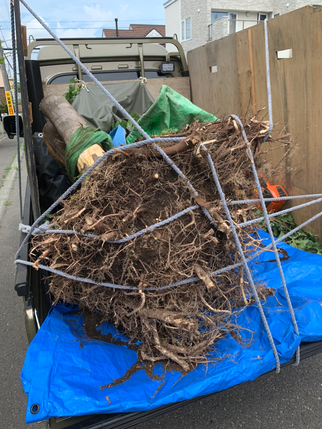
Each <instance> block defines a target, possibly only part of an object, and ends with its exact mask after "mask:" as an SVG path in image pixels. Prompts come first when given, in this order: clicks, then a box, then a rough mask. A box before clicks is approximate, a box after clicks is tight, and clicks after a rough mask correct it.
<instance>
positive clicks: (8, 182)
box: [0, 155, 18, 224]
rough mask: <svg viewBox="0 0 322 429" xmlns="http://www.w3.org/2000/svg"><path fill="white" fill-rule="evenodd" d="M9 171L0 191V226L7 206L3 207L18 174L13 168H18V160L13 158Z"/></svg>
mask: <svg viewBox="0 0 322 429" xmlns="http://www.w3.org/2000/svg"><path fill="white" fill-rule="evenodd" d="M10 167H11V169H10V171H9V173H8V176H7V178H6V179H5V181H4V185H3V187H2V188H1V190H0V224H1V222H2V218H3V216H4V214H5V211H6V208H7V206H5V202H6V201H8V199H9V197H10V194H11V190H12V188H13V184H14V182H15V176H16V174H17V173H18V172H17V170H16V168H15V167H18V158H17V155H16V156H15V158H14V160H13V161H12V164H11V165H10Z"/></svg>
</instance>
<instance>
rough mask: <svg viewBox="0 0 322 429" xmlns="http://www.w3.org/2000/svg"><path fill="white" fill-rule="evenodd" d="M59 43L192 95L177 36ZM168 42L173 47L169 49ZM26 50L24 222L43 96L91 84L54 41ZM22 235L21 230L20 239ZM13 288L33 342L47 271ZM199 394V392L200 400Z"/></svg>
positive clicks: (81, 424) (29, 215) (65, 423)
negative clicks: (72, 82) (78, 84)
mask: <svg viewBox="0 0 322 429" xmlns="http://www.w3.org/2000/svg"><path fill="white" fill-rule="evenodd" d="M63 42H64V43H65V44H66V45H67V46H68V47H69V48H70V49H71V50H72V52H74V54H75V55H76V57H77V58H79V59H80V60H81V61H82V62H83V63H84V64H85V65H86V66H87V67H88V68H89V69H90V70H91V71H92V72H93V74H94V75H95V76H96V77H97V78H98V79H99V80H100V81H101V82H109V83H110V82H120V81H131V80H138V79H139V80H141V81H142V83H143V84H146V85H147V88H148V89H149V90H150V92H151V94H152V96H154V97H155V98H156V96H157V94H158V91H159V89H160V87H161V86H162V85H163V84H167V85H168V86H170V87H172V88H173V89H175V90H176V91H177V92H180V93H182V94H183V95H184V96H186V97H187V98H189V99H191V90H190V81H189V72H188V67H187V62H186V60H185V56H184V52H183V49H182V47H181V45H180V44H179V42H178V41H177V40H176V39H173V38H150V39H149V38H147V39H122V38H119V39H106V38H104V39H66V40H63ZM170 45H172V48H170V49H169V46H170ZM19 49H20V51H21V50H22V46H20V48H19V43H18V51H19ZM35 50H38V56H37V57H36V58H37V59H34V51H35ZM18 54H19V52H18ZM26 54H27V55H26V57H25V59H24V60H22V57H21V55H20V59H19V60H20V61H19V67H20V76H21V77H23V76H24V73H26V82H24V84H23V85H22V105H23V114H24V139H25V147H26V158H27V163H28V179H29V180H28V184H27V190H26V198H25V203H24V217H23V223H24V224H25V225H31V224H32V223H33V221H34V220H35V219H36V218H37V217H38V216H39V215H40V207H41V206H43V202H42V201H41V200H39V196H41V192H40V187H41V182H40V180H41V179H40V177H39V176H38V177H37V171H39V169H38V168H37V167H38V166H37V158H38V155H37V153H35V148H36V147H37V145H38V142H39V139H41V137H42V136H41V133H42V129H43V125H44V123H45V119H44V117H43V115H42V113H41V112H40V110H39V103H40V101H41V100H42V98H43V96H44V95H48V94H60V95H62V94H64V93H66V92H67V91H68V87H69V82H70V80H71V79H72V78H76V79H78V80H79V81H81V82H84V83H85V84H86V85H91V83H89V82H88V79H87V76H86V75H85V74H84V73H82V71H81V69H80V68H79V67H78V66H77V65H76V64H75V63H74V62H73V60H72V59H70V58H69V57H68V56H67V54H65V52H64V51H63V50H62V49H61V48H60V47H59V46H58V45H57V42H56V41H54V40H51V39H39V40H34V41H32V42H31V43H30V44H29V46H28V50H27V53H26ZM145 82H146V83H145ZM10 121H12V119H9V120H8V121H7V125H5V126H7V128H6V129H7V130H9V133H11V135H12V134H14V127H13V124H12V123H11V124H10ZM24 237H25V234H24V233H23V234H22V239H23V238H24ZM28 258H29V256H28V249H27V247H25V248H24V249H23V252H22V253H21V255H20V259H25V260H28ZM15 289H16V291H17V294H18V295H19V296H20V297H22V299H23V301H24V308H25V322H26V330H27V335H28V339H29V341H31V340H32V339H33V338H34V337H35V335H36V333H37V331H38V329H39V327H40V326H41V325H42V324H43V322H44V321H45V319H46V316H47V314H48V312H49V310H50V308H51V301H50V296H49V295H48V293H47V291H48V285H47V279H46V272H43V271H42V270H38V271H36V270H34V269H32V268H31V267H27V266H24V265H18V267H17V272H16V285H15ZM321 343H322V342H321V341H315V342H311V343H302V344H301V357H302V359H303V358H305V357H309V356H312V355H314V354H316V353H318V352H320V351H321ZM294 361H295V357H293V359H291V360H289V361H288V362H287V363H284V364H283V365H289V364H292V363H293V362H294ZM200 398H201V397H200V396H199V397H198V399H200ZM195 400H197V398H193V399H190V400H186V401H184V402H179V403H173V404H169V405H164V406H162V407H160V408H156V409H153V410H151V411H144V412H134V413H118V414H101V415H90V416H82V417H71V418H66V417H64V418H51V419H50V420H49V421H48V422H47V424H48V428H53V429H63V428H69V429H77V428H78V429H81V428H84V429H85V428H92V429H94V428H95V429H98V428H107V427H108V428H126V427H131V426H134V425H135V424H139V423H141V422H143V421H145V420H148V419H151V418H154V417H156V416H158V415H160V414H162V413H166V412H168V411H171V410H174V409H176V408H178V407H180V406H181V405H183V404H188V403H191V402H193V401H195Z"/></svg>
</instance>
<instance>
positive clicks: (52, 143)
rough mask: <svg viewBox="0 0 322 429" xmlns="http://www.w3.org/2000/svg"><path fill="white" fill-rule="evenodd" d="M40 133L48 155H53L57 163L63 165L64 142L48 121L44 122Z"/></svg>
mask: <svg viewBox="0 0 322 429" xmlns="http://www.w3.org/2000/svg"><path fill="white" fill-rule="evenodd" d="M42 133H43V137H44V140H45V143H46V146H47V148H48V153H49V155H50V156H51V157H53V158H54V160H55V161H56V162H58V164H59V165H62V166H65V151H66V143H65V142H64V140H63V139H62V138H61V137H60V135H59V133H58V131H57V130H56V128H55V127H54V125H53V124H52V123H51V122H50V121H48V122H46V124H45V126H44V128H43V132H42Z"/></svg>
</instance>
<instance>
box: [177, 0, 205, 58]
mask: <svg viewBox="0 0 322 429" xmlns="http://www.w3.org/2000/svg"><path fill="white" fill-rule="evenodd" d="M187 18H191V39H190V40H186V41H182V46H183V49H184V50H185V52H186V53H187V52H188V51H190V50H191V49H194V48H197V47H198V46H202V45H204V44H205V43H207V42H208V25H210V22H211V0H206V1H205V0H184V1H182V2H181V21H183V20H185V19H187Z"/></svg>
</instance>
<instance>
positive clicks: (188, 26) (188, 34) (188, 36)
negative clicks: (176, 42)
mask: <svg viewBox="0 0 322 429" xmlns="http://www.w3.org/2000/svg"><path fill="white" fill-rule="evenodd" d="M189 39H191V18H187V19H186V40H189Z"/></svg>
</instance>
